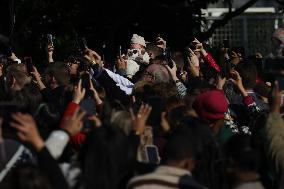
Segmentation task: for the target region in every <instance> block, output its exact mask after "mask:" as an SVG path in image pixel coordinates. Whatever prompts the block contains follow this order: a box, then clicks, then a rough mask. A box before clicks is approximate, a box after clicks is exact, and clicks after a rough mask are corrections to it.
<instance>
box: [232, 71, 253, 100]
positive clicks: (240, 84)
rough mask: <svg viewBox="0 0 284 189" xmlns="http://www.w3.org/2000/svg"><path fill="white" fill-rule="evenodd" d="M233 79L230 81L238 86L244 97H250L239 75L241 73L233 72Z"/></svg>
mask: <svg viewBox="0 0 284 189" xmlns="http://www.w3.org/2000/svg"><path fill="white" fill-rule="evenodd" d="M230 74H231V77H232V78H231V79H229V80H230V81H231V82H232V83H233V84H234V85H236V86H237V87H238V89H239V90H240V92H241V93H242V95H243V96H244V97H246V96H248V94H247V92H246V90H245V88H244V86H243V81H242V78H241V76H240V74H239V72H237V71H236V70H232V71H231V73H230Z"/></svg>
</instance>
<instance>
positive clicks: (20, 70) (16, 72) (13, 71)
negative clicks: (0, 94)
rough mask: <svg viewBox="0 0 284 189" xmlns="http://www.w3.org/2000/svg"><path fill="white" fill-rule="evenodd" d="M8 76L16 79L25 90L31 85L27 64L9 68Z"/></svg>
mask: <svg viewBox="0 0 284 189" xmlns="http://www.w3.org/2000/svg"><path fill="white" fill-rule="evenodd" d="M7 76H8V78H10V77H11V76H12V77H14V78H15V80H16V82H17V84H18V85H19V87H20V88H23V87H24V86H25V85H26V84H28V83H30V81H31V80H30V77H29V76H28V72H27V68H26V65H25V64H13V65H10V66H9V67H8V68H7Z"/></svg>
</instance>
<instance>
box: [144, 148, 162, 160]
mask: <svg viewBox="0 0 284 189" xmlns="http://www.w3.org/2000/svg"><path fill="white" fill-rule="evenodd" d="M145 148H146V156H147V159H148V162H149V163H153V164H158V163H159V152H158V148H157V146H155V145H147V146H146V147H145Z"/></svg>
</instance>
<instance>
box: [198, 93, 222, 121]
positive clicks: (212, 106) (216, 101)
mask: <svg viewBox="0 0 284 189" xmlns="http://www.w3.org/2000/svg"><path fill="white" fill-rule="evenodd" d="M193 109H194V110H195V111H196V113H197V114H198V116H199V117H200V118H202V119H205V120H207V121H210V122H213V121H216V120H218V119H222V118H224V113H225V112H227V110H228V102H227V99H226V97H225V94H224V92H223V91H221V90H212V91H207V92H204V93H202V94H200V95H198V96H197V97H196V99H195V101H194V103H193Z"/></svg>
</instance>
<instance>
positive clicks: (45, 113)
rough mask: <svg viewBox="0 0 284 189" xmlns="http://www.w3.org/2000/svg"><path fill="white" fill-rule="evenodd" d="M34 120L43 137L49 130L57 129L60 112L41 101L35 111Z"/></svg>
mask: <svg viewBox="0 0 284 189" xmlns="http://www.w3.org/2000/svg"><path fill="white" fill-rule="evenodd" d="M35 120H36V122H37V125H38V127H39V128H38V129H39V131H40V133H41V136H43V137H44V138H45V137H47V136H48V134H49V133H50V132H51V131H53V130H55V129H57V127H58V125H59V122H60V113H59V111H58V110H57V109H56V108H55V107H54V106H52V105H51V104H46V103H42V104H40V105H39V107H38V109H37V111H36V112H35Z"/></svg>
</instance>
